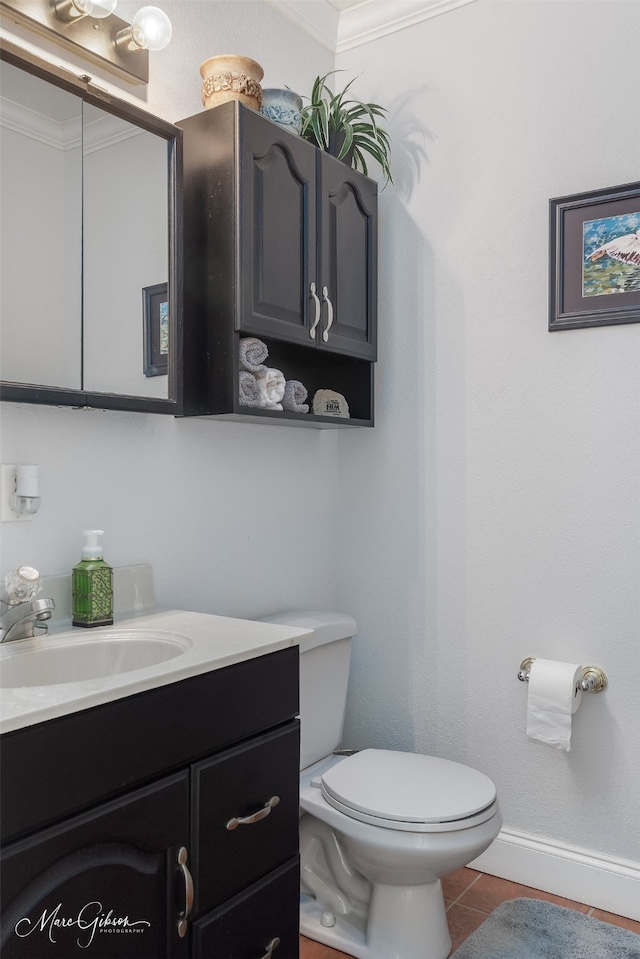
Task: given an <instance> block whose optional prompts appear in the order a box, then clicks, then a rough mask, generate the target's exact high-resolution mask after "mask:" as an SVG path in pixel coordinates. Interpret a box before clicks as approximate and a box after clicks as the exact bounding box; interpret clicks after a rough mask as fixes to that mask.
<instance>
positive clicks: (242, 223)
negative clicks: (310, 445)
mask: <svg viewBox="0 0 640 959" xmlns="http://www.w3.org/2000/svg"><path fill="white" fill-rule="evenodd" d="M240 125H241V126H240V128H241V141H240V163H241V166H240V176H241V182H242V189H241V190H240V218H239V230H240V237H239V242H240V270H239V281H240V303H239V309H238V315H237V323H236V328H237V329H240V330H242V331H243V332H245V333H255V334H257V335H264V336H281V337H283V338H285V339H287V340H289V341H290V342H293V341H299V342H302V343H305V344H307V343H310V342H311V340H310V336H309V326H310V320H309V317H310V313H311V312H312V313H313V315H314V316H315V308H313V309H312V307H313V300H312V298H311V297H310V295H309V289H310V284H311V283H312V282H314V283H316V285H317V277H316V271H315V264H316V191H315V175H316V151H315V150H314V148H313V147H312V146H311V144H310V143H307V142H306V141H305V140H301V139H299V138H298V137H292V136H291V135H290V134H288V133H286V131H285V134H284V135H283V133H282V132H281V130H280V129H279V128H278V127H277V126H276V124H274V123H271V122H270V121H269V120H265V118H264V117H261V116H260V115H259V114H256V113H255V112H252V111H251V110H245V111H242V112H241V113H240Z"/></svg>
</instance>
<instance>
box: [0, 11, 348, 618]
mask: <svg viewBox="0 0 640 959" xmlns="http://www.w3.org/2000/svg"><path fill="white" fill-rule="evenodd" d="M158 5H159V6H162V7H163V8H166V9H167V11H168V13H169V14H170V16H171V19H172V21H173V27H174V35H173V40H172V42H171V44H170V46H169V47H168V48H167V49H166V50H165V51H162V52H161V53H157V54H153V55H152V56H151V79H150V83H149V86H148V87H132V86H130V85H128V84H126V83H124V82H119V81H116V82H113V81H112V80H111V79H110V76H109V75H108V74H106V73H103V74H101V73H100V72H99V71H97V70H96V71H95V72H94V76H95V78H96V82H97V83H99V84H100V85H102V86H109V87H111V88H112V89H114V90H115V91H116V92H117V93H119V94H120V95H121V96H125V97H126V98H128V99H130V100H132V101H134V102H137V103H138V104H139V105H140V104H141V105H142V106H143V107H145V108H146V109H149V110H150V111H152V112H154V113H157V114H158V115H160V116H163V117H165V118H166V119H168V120H171V121H175V120H179V119H181V118H183V117H185V116H189V115H191V114H193V113H197V112H199V111H200V110H201V109H202V105H201V102H200V86H201V78H200V75H199V72H198V70H199V65H200V62H201V61H202V60H204V59H206V58H207V57H209V56H212V55H214V54H217V53H229V52H232V53H243V54H247V55H249V56H252V57H254V58H255V59H257V60H259V61H260V62H261V63H262V64H263V66H264V67H265V72H266V77H265V81H266V80H267V79H268V78H269V77H272V78H273V77H276V76H277V77H278V78H279V80H281V81H282V82H284V83H288V84H289V85H290V86H292V87H293V88H298V89H301V90H304V89H309V88H310V86H311V84H312V82H313V78H314V77H315V76H316V74H317V73H322V72H325V71H326V70H329V69H330V68H331V67H332V65H333V58H332V56H331V55H330V54H329V53H328V52H327V51H326V50H324V49H323V48H322V47H321V46H320V45H319V44H318V43H316V42H315V41H314V40H313V39H312V38H311V37H309V36H307V35H306V34H304V33H302V32H300V31H299V30H298V29H297V28H296V27H295V26H293V25H292V24H291V23H289V21H287V20H284V19H283V18H282V17H281V16H280V15H279V14H278V13H276V12H275V11H274V10H273V9H271V8H270V7H269V6H267V5H266V4H263V3H261V2H253V0H242V2H224V0H222V2H217V0H216V2H213V0H211V2H210V0H207V2H188V3H182V2H173V0H172V2H169V3H167V2H163V0H159V3H158ZM139 6H140V3H138V2H136V3H134V4H130V3H129V4H127V3H121V4H120V5H119V10H122V15H123V16H126V15H127V13H128V12H129V11H131V12H135V10H136V9H137V8H138V7H139ZM4 32H5V33H7V32H8V33H10V34H11V35H12V36H13V37H14V38H18V39H19V40H20V41H21V42H23V43H25V44H30V45H31V46H33V47H35V48H36V49H40V50H41V51H42V52H43V55H46V56H48V57H49V58H51V59H54V60H55V62H60V61H61V60H62V59H63V57H65V56H66V55H65V54H64V52H61V49H60V48H58V47H53V46H51V45H49V46H46V45H45V44H44V43H34V40H33V37H32V36H31V35H30V34H28V33H27V31H25V30H19V29H18V28H14V29H12V30H11V31H7V30H5V31H4ZM285 50H286V51H287V54H286V60H283V54H284V51H285ZM68 62H69V63H70V64H72V65H73V64H74V63H75V64H76V65H77V66H76V69H78V72H85V71H86V64H83V63H82V62H81V61H77V60H76V61H74V60H73V59H72V58H70V57H69V58H68ZM269 82H271V81H269ZM114 282H117V277H114ZM43 295H45V294H44V292H43ZM141 359H142V356H141V355H140V360H141ZM1 415H2V462H3V463H25V462H35V463H39V464H40V466H41V488H42V498H43V502H42V509H41V512H40V515H39V516H38V517H37V518H36V519H35V520H34V521H33V522H31V523H3V524H2V527H1V530H0V532H1V534H2V559H1V567H0V572H1V573H2V575H4V573H6V571H7V570H8V569H10V568H11V567H12V566H14V565H16V564H18V563H24V562H29V563H33V564H34V565H36V566H38V567H39V568H40V569H41V571H42V572H45V573H59V572H64V571H66V570H68V569H70V568H71V566H72V565H73V564H74V563H76V562H77V561H78V558H79V552H80V546H81V544H82V536H81V531H82V530H83V529H86V528H89V527H92V528H93V527H97V528H100V529H104V530H106V535H105V537H104V542H105V555H106V557H107V559H108V560H110V561H111V562H112V563H114V564H117V565H122V564H127V563H135V562H140V561H145V560H148V561H151V562H152V563H153V566H154V571H155V575H156V587H157V593H158V598H159V600H160V601H161V602H163V603H166V604H167V605H170V606H174V607H179V608H180V607H184V608H188V609H195V610H202V611H208V612H216V613H225V614H232V615H240V616H255V615H259V614H260V613H267V612H275V611H276V609H278V608H280V609H282V608H284V607H292V606H304V605H311V606H328V607H332V606H335V604H336V581H335V569H336V553H337V543H336V533H337V524H336V523H335V521H334V517H335V509H336V500H337V442H336V437H335V435H333V434H331V433H329V432H324V431H322V432H320V431H316V430H306V429H287V428H283V427H268V426H252V425H248V424H247V425H245V424H233V423H217V422H212V421H191V420H190V421H185V420H174V419H173V418H172V417H165V416H157V415H156V416H152V415H145V414H140V413H117V412H101V411H89V412H87V411H78V410H70V409H66V410H64V409H55V408H47V407H36V406H34V407H30V406H27V405H16V404H11V403H3V404H2V410H1Z"/></svg>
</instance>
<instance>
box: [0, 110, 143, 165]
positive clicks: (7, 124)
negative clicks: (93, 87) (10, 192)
mask: <svg viewBox="0 0 640 959" xmlns="http://www.w3.org/2000/svg"><path fill="white" fill-rule="evenodd" d="M0 128H2V129H5V130H12V131H13V132H14V133H19V134H20V135H21V136H24V137H28V138H29V139H30V140H37V141H38V143H44V144H45V145H46V146H48V147H53V149H55V150H73V149H75V148H77V147H82V152H83V153H84V154H85V155H87V154H88V153H95V152H96V151H97V150H104V149H105V147H110V146H113V145H114V144H116V143H121V142H122V141H123V140H130V139H131V138H132V137H136V136H140V134H142V133H144V130H141V129H140V128H139V127H135V126H133V125H132V124H131V123H128V122H127V121H126V120H122V119H120V117H117V116H114V115H113V114H111V113H103V114H102V115H101V116H97V117H96V118H94V119H92V120H90V121H89V122H85V123H83V121H82V117H81V116H80V115H78V116H77V117H72V118H71V119H70V120H64V121H59V120H52V119H50V118H49V117H47V116H44V115H43V114H42V113H38V112H37V111H36V110H31V109H29V108H28V107H25V106H23V104H21V103H14V101H13V100H8V99H7V98H6V97H0Z"/></svg>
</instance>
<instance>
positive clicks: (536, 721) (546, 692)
mask: <svg viewBox="0 0 640 959" xmlns="http://www.w3.org/2000/svg"><path fill="white" fill-rule="evenodd" d="M581 679H582V666H579V665H577V664H576V663H558V662H555V661H554V660H552V659H536V660H534V661H533V663H532V664H531V669H530V672H529V695H528V700H527V736H528V738H529V739H535V740H536V741H537V742H540V743H545V744H546V745H547V746H554V747H555V749H561V750H564V751H565V752H570V750H571V717H572V716H573V714H574V713H575V712H576V710H577V709H578V707H579V705H580V700H581V699H582V690H580V689H578V688H577V684H578V683H579V682H580V680H581Z"/></svg>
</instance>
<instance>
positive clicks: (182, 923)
mask: <svg viewBox="0 0 640 959" xmlns="http://www.w3.org/2000/svg"><path fill="white" fill-rule="evenodd" d="M178 865H179V866H180V868H181V869H182V875H183V876H184V909H183V910H182V912H181V913H180V918H179V920H178V935H179V936H180V938H181V939H184V937H185V936H186V934H187V920H188V918H189V916H190V914H191V910H192V909H193V879H192V878H191V873H190V872H189V870H188V869H187V850H186V849H185V848H184V846H180V849H179V850H178Z"/></svg>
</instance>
